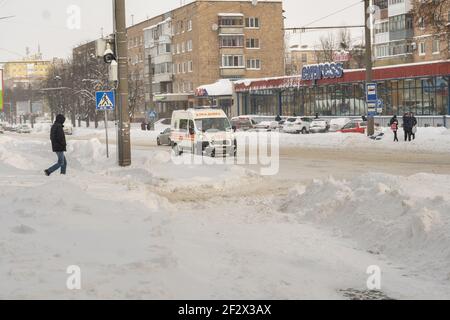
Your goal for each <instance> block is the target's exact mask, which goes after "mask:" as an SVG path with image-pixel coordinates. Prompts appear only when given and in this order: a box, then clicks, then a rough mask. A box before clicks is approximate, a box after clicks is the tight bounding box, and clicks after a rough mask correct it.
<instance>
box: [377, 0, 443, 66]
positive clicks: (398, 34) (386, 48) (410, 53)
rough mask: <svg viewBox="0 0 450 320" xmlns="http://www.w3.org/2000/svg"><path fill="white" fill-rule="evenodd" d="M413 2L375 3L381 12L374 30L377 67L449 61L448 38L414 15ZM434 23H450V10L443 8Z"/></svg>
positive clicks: (396, 0)
mask: <svg viewBox="0 0 450 320" xmlns="http://www.w3.org/2000/svg"><path fill="white" fill-rule="evenodd" d="M414 1H418V0H375V1H374V4H375V5H376V6H378V8H379V9H380V11H379V14H378V18H377V19H376V22H375V30H374V41H373V44H374V59H375V65H376V66H385V65H393V64H405V63H415V62H426V61H437V60H443V59H448V58H449V57H450V56H449V49H450V47H449V34H448V32H436V31H435V30H434V28H433V27H432V26H430V25H427V24H426V23H425V22H424V21H423V19H422V18H418V17H416V16H415V15H414V12H413V11H412V10H413V7H414ZM443 9H444V10H441V12H440V16H436V19H442V20H445V21H446V22H447V23H448V22H449V21H450V11H449V10H450V8H448V7H447V8H443Z"/></svg>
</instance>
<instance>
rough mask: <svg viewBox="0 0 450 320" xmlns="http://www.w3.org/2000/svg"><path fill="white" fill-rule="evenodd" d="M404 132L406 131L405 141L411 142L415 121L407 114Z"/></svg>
mask: <svg viewBox="0 0 450 320" xmlns="http://www.w3.org/2000/svg"><path fill="white" fill-rule="evenodd" d="M403 130H404V131H405V141H411V137H412V130H413V119H412V117H411V115H410V114H409V113H405V115H404V116H403Z"/></svg>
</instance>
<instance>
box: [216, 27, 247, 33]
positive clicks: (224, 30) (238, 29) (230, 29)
mask: <svg viewBox="0 0 450 320" xmlns="http://www.w3.org/2000/svg"><path fill="white" fill-rule="evenodd" d="M219 35H244V26H220V27H219Z"/></svg>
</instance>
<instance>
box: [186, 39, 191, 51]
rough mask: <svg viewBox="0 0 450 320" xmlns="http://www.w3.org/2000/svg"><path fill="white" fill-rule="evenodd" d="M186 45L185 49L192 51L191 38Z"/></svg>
mask: <svg viewBox="0 0 450 320" xmlns="http://www.w3.org/2000/svg"><path fill="white" fill-rule="evenodd" d="M186 47H187V51H188V52H191V51H192V40H189V41H188V42H187V43H186Z"/></svg>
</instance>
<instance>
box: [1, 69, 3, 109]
mask: <svg viewBox="0 0 450 320" xmlns="http://www.w3.org/2000/svg"><path fill="white" fill-rule="evenodd" d="M0 112H3V70H2V69H0Z"/></svg>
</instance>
